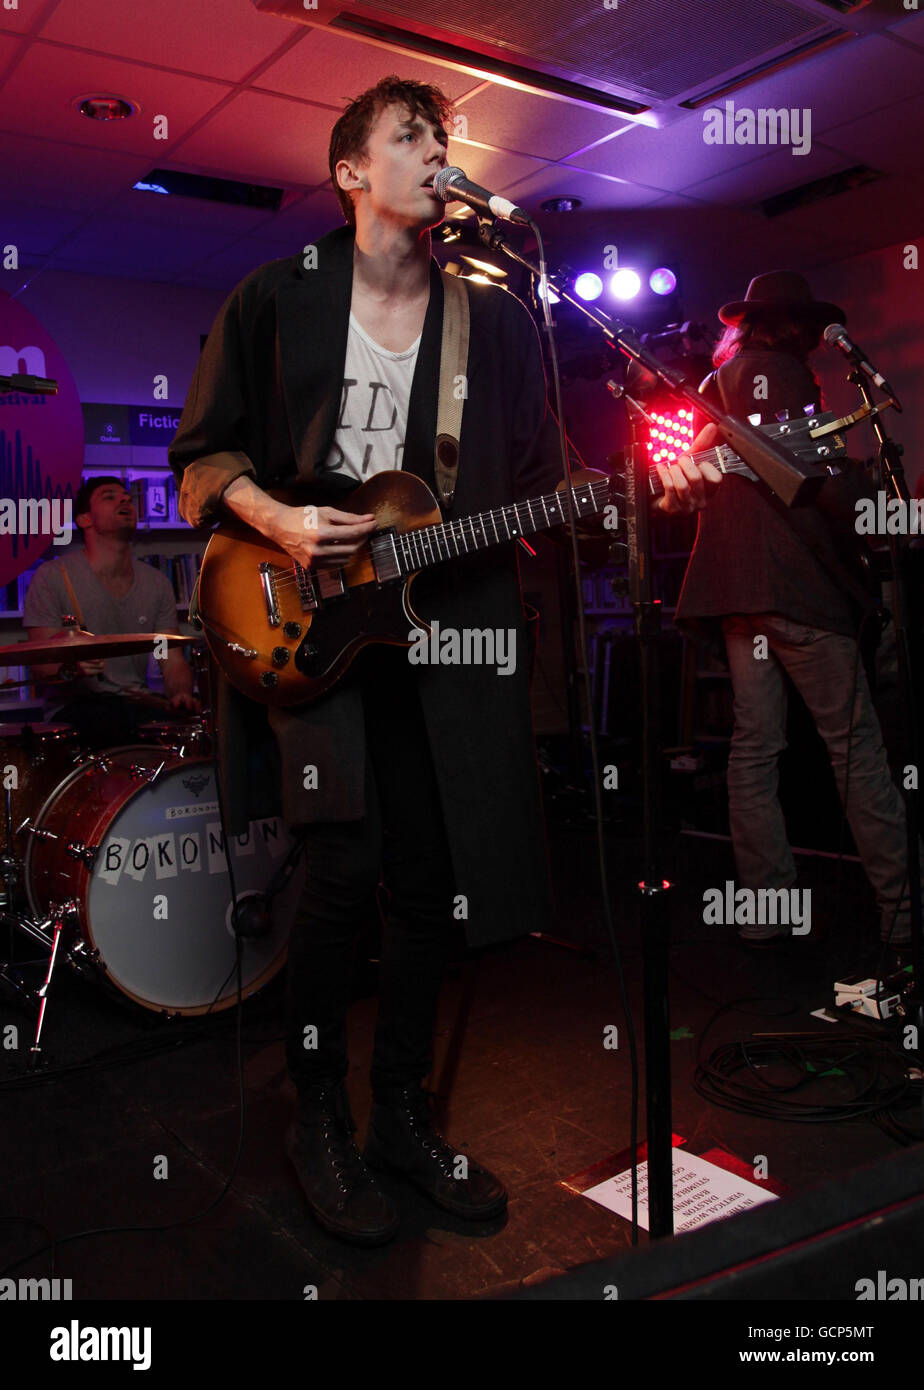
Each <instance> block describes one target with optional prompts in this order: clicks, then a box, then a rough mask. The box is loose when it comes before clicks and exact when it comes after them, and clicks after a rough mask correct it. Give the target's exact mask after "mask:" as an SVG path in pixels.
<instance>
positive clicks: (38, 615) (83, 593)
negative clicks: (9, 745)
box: [22, 547, 177, 713]
mask: <svg viewBox="0 0 924 1390" xmlns="http://www.w3.org/2000/svg"><path fill="white" fill-rule="evenodd" d="M62 566H63V567H66V569H67V575H68V578H69V579H70V581H71V584H72V586H73V589H74V593H75V594H76V595H77V601H78V603H79V604H80V613H81V615H82V617H83V623H82V626H83V627H85V628H86V629H87V630H88V631H89V632H95V633H98V634H100V635H104V634H110V633H117V632H176V631H177V616H176V597H175V595H174V592H173V589H172V587H171V585H170V581H169V580H168V579H167V578H166V576H165V575H163V574H161V572H160V570H157V569H155V568H154V566H153V565H147V564H145V563H144V562H143V561H141V560H136V559H134V558H133V559H132V568H133V570H134V576H135V577H134V583H133V584H132V587H131V588H130V589H129V591H128V593H127V594H124V595H123V596H122V597H121V598H116V596H115V595H114V594H111V593H110V592H109V590H108V589H106V588H104V587H103V585H102V584H101V583H100V582H99V580H98V579H97V577H96V575H95V574H94V573H93V571H92V570H91V568H90V562H89V560H88V559H87V553H86V551H85V550H84V549H83V547H80V548H78V549H75V550H73V551H72V552H71V553H69V554H68V555H67V558H66V559H65V558H63V557H62V558H61V559H56V560H47V561H46V562H45V564H43V565H40V566H39V568H38V569H37V570H36V572H35V575H34V576H33V579H32V583H31V584H30V585H29V591H28V593H27V594H26V602H25V605H24V607H23V612H22V622H23V627H25V628H30V627H53V628H59V627H61V625H62V623H63V620H64V616H65V614H67V613H73V611H74V603H73V600H72V599H71V597H70V595H69V594H68V592H67V588H66V586H65V583H64V578H63V575H62ZM76 616H77V615H76V614H75V617H76ZM78 621H79V619H78ZM150 659H151V655H150V653H149V652H143V653H141V654H140V655H138V656H118V657H113V658H112V659H110V660H108V661H105V662H104V663H103V676H102V677H98V676H90V677H78V679H76V680H74V681H69V682H68V684H67V686H66V687H63V686H45V687H44V689H43V694H44V696H45V699H46V709H47V712H48V713H53V709H54V705H55V703H57V705H58V706H59V707H60V706H61V705H64V704H66V703H67V700H68V699H70V698H71V697H73V696H74V695H77V694H80V695H84V694H86V695H113V694H118V692H119V691H120V690H124V689H125V688H126V687H128V686H134V687H136V688H137V687H141V688H144V687H145V686H146V684H147V679H146V677H147V671H148V662H149V660H150Z"/></svg>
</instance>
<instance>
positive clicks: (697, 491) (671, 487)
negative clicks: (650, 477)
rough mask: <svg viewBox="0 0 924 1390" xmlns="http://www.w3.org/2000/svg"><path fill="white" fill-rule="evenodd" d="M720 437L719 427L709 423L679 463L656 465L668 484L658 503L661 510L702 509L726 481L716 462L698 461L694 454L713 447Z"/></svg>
mask: <svg viewBox="0 0 924 1390" xmlns="http://www.w3.org/2000/svg"><path fill="white" fill-rule="evenodd" d="M719 438H720V435H719V431H718V429H717V428H716V426H715V425H712V424H710V425H706V427H705V429H702V430H700V432H699V434H698V435H697V436H696V438H695V439H694V441H693V443H692V445H691V447H690V453H689V454H681V455H680V457H679V458H678V460H677V462H676V463H672V464H663V463H656V464H655V468H657V470H658V477H659V478H660V479H661V483H662V485H663V487H664V495H663V497H659V498H658V500H657V502H656V503H655V507H656V508H657V509H658V510H659V511H662V512H670V513H676V512H698V511H702V509H703V507H705V506H706V504H707V503H708V501H709V498H710V497H711V496H712V494H713V493H714V492H715V490H716V488H717V487H718V485H719V483H720V482H721V481H722V474H721V473H720V472H719V470H718V469H717V468H716V466H715V464H713V463H706V462H704V463H696V462H695V461H694V460H693V458H691V454H695V453H698V452H699V451H700V450H701V449H711V448H712V447H713V445H714V444H715V443H716V440H718V439H719Z"/></svg>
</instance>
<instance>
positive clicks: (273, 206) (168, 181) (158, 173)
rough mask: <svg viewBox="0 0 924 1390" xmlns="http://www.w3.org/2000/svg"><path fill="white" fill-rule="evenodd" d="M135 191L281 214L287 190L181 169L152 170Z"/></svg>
mask: <svg viewBox="0 0 924 1390" xmlns="http://www.w3.org/2000/svg"><path fill="white" fill-rule="evenodd" d="M133 187H134V188H135V189H137V190H138V192H140V193H174V194H178V195H179V196H180V197H181V198H204V199H205V201H206V202H208V203H233V204H234V205H235V206H236V207H243V208H259V209H265V210H266V211H268V212H278V211H279V208H280V207H281V205H282V199H283V195H284V193H285V189H282V188H270V187H269V186H268V185H266V184H259V183H237V182H235V180H234V179H216V178H212V177H210V176H209V175H207V174H182V173H180V171H179V170H178V169H152V170H151V172H150V173H149V174H146V175H145V177H144V178H143V179H139V180H138V182H137V183H136V184H133Z"/></svg>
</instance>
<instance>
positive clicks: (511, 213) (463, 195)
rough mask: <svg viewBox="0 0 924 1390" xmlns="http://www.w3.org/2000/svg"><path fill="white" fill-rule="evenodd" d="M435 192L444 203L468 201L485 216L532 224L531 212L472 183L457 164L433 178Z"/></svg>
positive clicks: (526, 224) (523, 224)
mask: <svg viewBox="0 0 924 1390" xmlns="http://www.w3.org/2000/svg"><path fill="white" fill-rule="evenodd" d="M433 192H434V193H435V194H436V196H437V197H438V198H442V200H443V202H444V203H456V202H458V203H467V204H468V206H469V207H470V208H474V209H475V211H476V212H480V213H483V214H484V215H485V216H490V217H500V218H503V220H504V221H505V222H516V223H517V224H518V225H519V226H521V227H528V226H529V225H530V216H529V213H527V212H524V211H523V209H522V208H518V207H517V205H516V203H511V202H510V200H509V199H507V198H501V197H500V195H499V194H497V193H489V192H488V190H487V189H486V188H482V187H481V184H480V183H472V181H471V179H467V178H466V177H465V170H464V169H459V168H458V167H457V166H456V165H455V164H450V165H448V166H447V167H446V168H445V169H441V170H440V171H439V173H438V174H437V176H436V178H435V179H434V180H433Z"/></svg>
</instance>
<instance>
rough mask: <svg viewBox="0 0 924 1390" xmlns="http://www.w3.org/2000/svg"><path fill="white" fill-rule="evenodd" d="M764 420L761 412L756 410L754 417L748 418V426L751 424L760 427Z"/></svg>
mask: <svg viewBox="0 0 924 1390" xmlns="http://www.w3.org/2000/svg"><path fill="white" fill-rule="evenodd" d="M763 418H764V417H763V416H762V415H761V413H760V411H759V410H755V412H754V414H753V415H749V416H748V424H749V425H759V424H760V422H761V420H762V419H763Z"/></svg>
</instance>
